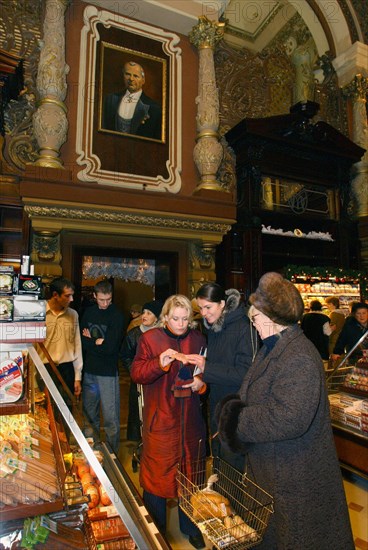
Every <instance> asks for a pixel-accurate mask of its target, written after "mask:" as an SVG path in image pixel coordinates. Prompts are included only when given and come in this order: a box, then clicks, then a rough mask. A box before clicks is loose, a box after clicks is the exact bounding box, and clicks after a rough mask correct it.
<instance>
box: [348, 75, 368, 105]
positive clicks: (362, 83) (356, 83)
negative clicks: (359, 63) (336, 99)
mask: <svg viewBox="0 0 368 550" xmlns="http://www.w3.org/2000/svg"><path fill="white" fill-rule="evenodd" d="M342 93H343V95H344V97H347V98H351V99H355V100H358V99H360V100H363V101H366V96H367V94H368V78H367V77H366V76H363V75H362V74H357V75H355V77H354V78H353V80H352V81H351V82H349V84H347V85H346V86H344V87H343V88H342Z"/></svg>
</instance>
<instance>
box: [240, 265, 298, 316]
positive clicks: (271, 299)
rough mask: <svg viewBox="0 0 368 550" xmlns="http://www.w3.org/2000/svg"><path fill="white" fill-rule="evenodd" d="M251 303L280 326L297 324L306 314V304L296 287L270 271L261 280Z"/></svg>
mask: <svg viewBox="0 0 368 550" xmlns="http://www.w3.org/2000/svg"><path fill="white" fill-rule="evenodd" d="M249 302H250V303H251V304H252V305H253V306H254V307H256V308H257V309H258V310H259V311H261V312H262V313H264V314H265V315H267V317H269V318H270V319H271V320H272V321H274V322H275V323H277V324H279V325H283V326H287V325H293V324H294V323H297V322H298V321H299V320H300V319H301V317H302V315H303V312H304V303H303V300H302V297H301V296H300V293H299V291H298V290H297V288H296V286H295V285H293V283H291V282H290V281H288V280H287V279H284V278H283V277H282V276H281V275H280V274H279V273H275V272H272V271H270V272H269V273H265V274H264V275H262V277H261V278H260V280H259V283H258V288H257V290H256V291H255V292H254V293H253V294H251V295H250V297H249Z"/></svg>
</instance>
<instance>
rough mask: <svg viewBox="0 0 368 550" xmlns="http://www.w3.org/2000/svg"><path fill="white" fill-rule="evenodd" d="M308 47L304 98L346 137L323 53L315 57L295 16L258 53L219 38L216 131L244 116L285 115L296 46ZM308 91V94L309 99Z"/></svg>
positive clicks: (340, 104)
mask: <svg viewBox="0 0 368 550" xmlns="http://www.w3.org/2000/svg"><path fill="white" fill-rule="evenodd" d="M298 47H300V48H304V49H306V48H308V49H309V52H310V70H311V71H312V72H313V75H314V89H313V91H312V90H311V86H310V84H309V87H310V89H309V92H308V93H309V97H308V99H310V100H312V101H317V102H318V103H319V104H320V111H319V113H318V115H317V117H318V118H319V119H322V120H324V121H325V122H328V123H329V124H331V125H332V126H334V127H335V128H336V129H337V130H339V131H341V132H343V133H344V134H345V135H348V127H347V117H346V109H345V106H344V103H343V102H342V101H341V92H340V90H339V86H338V82H337V77H336V74H335V71H334V69H333V67H332V63H331V59H330V58H329V56H328V53H326V54H325V55H323V56H321V57H318V56H317V52H316V49H315V45H314V42H313V40H312V38H311V34H310V32H309V30H308V28H307V27H306V26H305V24H304V22H303V21H302V20H301V18H300V17H299V16H298V15H296V16H294V17H293V18H292V19H291V20H290V21H289V22H288V23H287V24H286V25H285V26H284V27H283V29H281V30H280V32H279V33H278V34H277V35H276V37H275V38H274V39H273V40H272V41H271V42H270V43H269V44H268V46H267V48H266V49H264V50H263V51H262V52H260V53H258V54H254V53H253V52H251V51H250V50H247V49H241V50H240V49H235V48H234V47H232V46H229V45H228V44H226V42H225V41H223V42H221V43H220V44H219V46H218V47H217V49H216V52H215V67H216V81H217V85H218V88H219V97H220V132H221V134H224V133H225V132H226V131H227V130H229V129H230V128H232V127H233V126H234V125H235V124H237V123H238V122H240V120H242V119H244V118H245V117H250V118H263V117H269V116H275V115H280V114H286V113H288V112H289V109H290V107H291V106H292V105H293V100H294V98H296V99H298V98H299V100H300V99H301V95H300V94H301V92H300V93H299V95H298V93H296V94H295V86H294V84H295V80H296V77H297V74H296V71H297V67H296V66H295V60H294V64H293V59H292V56H291V53H292V51H293V50H295V48H298ZM312 95H313V97H311V96H312Z"/></svg>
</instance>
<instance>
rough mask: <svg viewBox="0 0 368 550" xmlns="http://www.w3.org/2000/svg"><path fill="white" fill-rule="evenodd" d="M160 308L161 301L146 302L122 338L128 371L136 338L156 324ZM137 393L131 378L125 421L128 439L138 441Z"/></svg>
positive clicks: (122, 355)
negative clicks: (137, 320) (136, 323)
mask: <svg viewBox="0 0 368 550" xmlns="http://www.w3.org/2000/svg"><path fill="white" fill-rule="evenodd" d="M161 309H162V302H160V301H158V300H152V301H151V302H146V303H145V304H144V305H143V312H142V315H141V324H140V325H139V326H137V327H134V328H132V329H131V330H130V331H129V332H128V333H127V335H126V336H125V338H124V341H123V345H122V347H121V359H122V363H123V367H124V368H125V369H126V370H127V371H128V372H129V374H130V369H131V367H132V363H133V359H134V357H135V353H136V351H137V346H138V340H139V338H140V336H141V335H142V334H143V333H144V332H147V330H151V329H152V328H155V327H156V326H157V323H158V320H159V317H160V313H161ZM138 398H139V393H138V390H137V384H135V383H134V382H133V381H132V380H131V382H130V385H129V407H128V423H127V439H128V440H129V441H140V439H141V421H140V416H139V401H138Z"/></svg>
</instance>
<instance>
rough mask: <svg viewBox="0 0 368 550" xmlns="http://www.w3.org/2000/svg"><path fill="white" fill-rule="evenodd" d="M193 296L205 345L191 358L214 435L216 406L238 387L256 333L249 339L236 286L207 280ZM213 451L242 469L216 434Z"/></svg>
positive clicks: (247, 324) (249, 329)
mask: <svg viewBox="0 0 368 550" xmlns="http://www.w3.org/2000/svg"><path fill="white" fill-rule="evenodd" d="M196 299H197V304H198V307H199V310H200V312H201V315H202V317H203V324H204V326H205V329H206V334H207V346H208V347H207V357H202V356H196V355H194V356H190V360H191V361H192V362H193V363H195V364H196V365H197V366H198V368H199V369H200V370H201V371H202V372H203V380H204V381H205V382H206V383H207V384H209V405H210V432H211V434H212V435H214V434H215V433H216V431H217V423H216V421H215V418H214V411H215V407H216V405H217V403H218V402H219V401H221V399H223V398H224V397H225V396H226V395H227V394H231V393H236V392H237V391H239V388H240V386H241V383H242V381H243V378H244V376H245V374H246V373H247V371H248V369H249V367H250V365H251V363H252V357H253V351H254V353H255V349H253V348H255V347H256V342H257V336H255V334H253V336H254V339H253V341H252V335H251V327H250V323H249V319H248V316H247V313H246V310H245V307H244V304H242V303H241V302H240V293H239V292H238V290H236V289H235V288H231V289H229V290H227V291H226V292H225V291H224V289H223V288H222V287H221V286H220V285H218V284H217V283H206V284H204V285H203V286H202V287H201V288H200V289H199V290H198V292H197V295H196ZM252 344H253V345H252ZM212 453H213V455H214V456H220V457H221V458H222V459H223V460H226V461H227V462H229V463H230V464H231V465H232V466H234V467H235V468H237V469H239V470H241V471H243V466H244V461H243V460H242V457H241V456H239V455H238V454H235V453H232V452H231V451H229V450H227V449H222V448H221V446H220V443H219V441H218V438H215V439H214V440H213V441H212Z"/></svg>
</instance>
